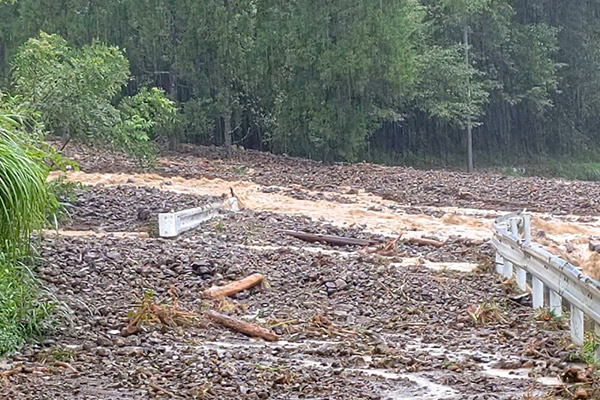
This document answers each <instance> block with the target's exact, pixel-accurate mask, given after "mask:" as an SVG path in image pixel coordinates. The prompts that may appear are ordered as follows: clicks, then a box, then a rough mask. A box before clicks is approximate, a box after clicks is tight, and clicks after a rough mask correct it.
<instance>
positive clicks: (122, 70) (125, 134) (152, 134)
mask: <svg viewBox="0 0 600 400" xmlns="http://www.w3.org/2000/svg"><path fill="white" fill-rule="evenodd" d="M12 76H13V80H14V87H15V92H16V93H17V94H18V95H19V96H21V98H22V99H28V100H27V106H28V107H30V108H32V109H34V110H35V111H36V112H37V113H38V114H39V115H40V117H41V121H42V122H43V123H44V125H45V126H46V128H48V129H50V130H52V131H54V132H55V133H60V134H63V136H64V138H65V140H68V139H70V138H71V137H72V138H74V139H76V140H80V141H84V142H88V143H92V144H96V145H104V146H106V145H111V146H116V147H117V148H119V149H122V150H125V151H126V152H128V153H129V154H132V155H134V156H136V157H137V158H138V159H139V160H140V162H142V163H143V164H144V165H148V164H151V163H152V161H153V160H154V158H155V155H156V153H157V148H156V146H155V145H154V144H153V143H152V140H154V139H155V138H156V137H157V136H161V135H165V136H167V135H168V134H169V133H170V132H171V129H172V126H173V125H174V123H175V120H176V116H177V112H176V107H175V103H174V102H173V101H171V100H169V99H168V98H167V97H166V96H165V94H164V92H163V91H161V90H160V89H157V88H151V89H147V88H142V89H141V90H140V91H139V92H138V93H137V94H136V95H134V96H127V97H124V98H123V99H122V100H121V101H120V103H118V105H117V106H115V101H114V99H115V97H116V96H117V94H119V93H120V91H121V90H122V89H123V87H124V85H125V83H126V82H127V79H128V76H129V62H128V61H127V59H126V58H125V56H124V54H123V52H122V51H121V50H120V49H119V48H118V47H116V46H107V45H104V44H102V43H100V42H99V41H97V40H94V41H93V42H92V44H90V45H85V46H82V47H81V48H79V49H76V48H73V47H71V46H69V44H68V43H67V41H66V40H64V39H63V38H61V37H60V36H58V35H56V34H52V35H48V34H46V33H44V32H42V33H40V35H39V37H38V38H32V39H29V40H28V41H27V42H26V43H25V44H24V45H22V46H21V47H20V48H19V51H18V52H17V54H16V56H15V58H14V60H13V62H12Z"/></svg>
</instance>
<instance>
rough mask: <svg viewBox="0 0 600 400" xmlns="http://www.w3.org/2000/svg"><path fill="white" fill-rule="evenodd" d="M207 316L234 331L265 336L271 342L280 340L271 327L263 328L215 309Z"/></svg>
mask: <svg viewBox="0 0 600 400" xmlns="http://www.w3.org/2000/svg"><path fill="white" fill-rule="evenodd" d="M206 316H207V317H208V318H209V319H211V320H213V321H215V322H216V323H218V324H220V325H223V326H225V327H227V328H229V329H232V330H234V331H237V332H241V333H243V334H244V335H248V336H252V337H259V338H263V339H265V340H267V341H269V342H276V341H278V340H279V337H278V336H277V335H276V334H275V333H273V332H271V331H270V330H269V329H266V328H263V327H262V326H258V325H254V324H251V323H249V322H245V321H241V320H239V319H236V318H233V317H230V316H228V315H223V314H220V313H218V312H216V311H213V310H209V311H207V312H206Z"/></svg>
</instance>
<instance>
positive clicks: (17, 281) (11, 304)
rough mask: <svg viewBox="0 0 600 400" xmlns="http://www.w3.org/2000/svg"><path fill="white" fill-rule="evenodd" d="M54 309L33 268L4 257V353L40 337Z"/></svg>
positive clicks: (0, 335) (0, 341) (0, 267)
mask: <svg viewBox="0 0 600 400" xmlns="http://www.w3.org/2000/svg"><path fill="white" fill-rule="evenodd" d="M51 311H52V305H51V303H49V302H47V301H46V299H44V298H43V297H42V294H41V290H40V287H39V284H38V282H37V280H36V279H35V278H34V277H33V275H32V273H31V271H30V270H29V269H28V268H27V267H26V266H25V265H24V264H21V263H18V262H10V261H6V260H0V355H2V354H5V353H8V352H10V351H12V350H14V349H16V348H18V347H19V346H21V345H22V344H24V343H25V342H26V341H27V340H31V339H38V338H40V337H41V335H42V334H43V332H44V330H45V329H46V328H47V327H48V323H49V320H50V319H49V316H50V314H51Z"/></svg>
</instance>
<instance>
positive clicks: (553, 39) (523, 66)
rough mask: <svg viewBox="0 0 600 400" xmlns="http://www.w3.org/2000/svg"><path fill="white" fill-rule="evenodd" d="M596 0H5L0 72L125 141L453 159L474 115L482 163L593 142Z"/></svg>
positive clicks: (10, 82) (52, 114)
mask: <svg viewBox="0 0 600 400" xmlns="http://www.w3.org/2000/svg"><path fill="white" fill-rule="evenodd" d="M599 11H600V1H589V0H588V1H585V0H572V1H556V0H529V1H519V0H516V1H508V0H438V1H431V0H420V1H417V0H391V1H390V0H379V1H364V0H336V1H314V0H297V1H287V0H202V1H191V0H103V1H95V0H52V1H50V0H19V1H16V2H9V3H8V4H6V3H5V4H4V5H2V6H0V23H1V24H2V26H1V27H0V35H1V37H0V74H1V76H2V80H3V82H4V88H5V89H4V91H5V92H8V93H11V95H14V96H21V98H22V99H24V101H26V102H29V107H30V108H33V109H34V111H35V112H38V113H40V115H41V121H42V122H43V123H44V124H45V125H46V127H47V128H48V129H50V130H53V131H55V132H56V133H57V134H61V135H63V136H64V137H66V138H69V139H70V138H71V137H73V138H75V139H94V138H95V139H98V138H99V137H100V138H107V137H108V138H110V141H112V142H119V143H121V144H122V145H123V146H125V147H129V148H132V147H135V143H136V138H139V136H140V135H139V134H138V133H139V132H140V131H141V132H145V133H144V134H143V135H142V139H143V141H152V142H153V141H156V140H159V139H160V137H168V140H169V141H170V143H171V144H175V143H177V142H190V143H202V144H217V145H222V144H225V145H230V144H232V145H241V146H244V147H249V148H255V149H260V150H270V151H274V152H278V153H287V154H292V155H299V156H305V157H310V158H314V159H322V160H326V161H339V160H347V161H355V160H361V159H368V160H371V161H379V162H409V163H410V162H415V161H421V162H423V161H430V162H436V163H440V164H442V165H444V164H458V163H464V162H465V160H466V154H467V139H468V135H467V132H468V131H470V130H471V128H472V142H473V147H474V152H475V163H476V165H477V164H488V163H498V164H502V163H504V164H506V163H525V162H527V161H528V160H531V159H543V158H544V157H554V156H561V157H565V158H568V157H577V158H578V159H582V158H585V157H593V153H594V150H595V149H597V148H598V147H600V146H599V145H600V135H598V134H597V131H598V128H599V126H600V88H599V86H600V22H599V21H600V20H599V19H598V15H599ZM100 64H102V65H100ZM94 69H95V70H94ZM91 70H94V71H91ZM155 88H158V89H160V90H158V89H155ZM163 94H164V95H163ZM136 104H137V105H140V104H143V105H144V106H145V110H144V111H143V112H138V111H135V112H133V111H132V110H134V109H135V107H136ZM128 110H129V111H128ZM157 110H158V111H157ZM144 113H146V114H145V115H146V117H147V118H145V119H144V118H143V117H144ZM156 115H160V118H159V119H160V121H158V122H156V121H154V120H153V118H154V116H156ZM144 124H145V125H144ZM148 125H152V126H151V127H150V129H149V126H148ZM140 127H141V128H140ZM115 129H117V130H119V131H120V132H121V134H120V135H117V136H114V135H112V134H111V133H110V130H115ZM123 132H125V133H123ZM136 151H137V150H136ZM138 152H139V151H138Z"/></svg>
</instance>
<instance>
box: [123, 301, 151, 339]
mask: <svg viewBox="0 0 600 400" xmlns="http://www.w3.org/2000/svg"><path fill="white" fill-rule="evenodd" d="M147 311H148V305H147V304H146V303H144V304H142V306H141V308H140V309H139V310H138V313H137V314H136V316H135V317H134V318H133V319H132V320H131V322H129V324H128V325H127V326H126V327H124V328H123V329H121V336H125V337H127V336H131V335H133V334H135V333H137V331H138V329H139V327H140V322H142V318H143V317H144V315H145V314H146V312H147Z"/></svg>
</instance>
